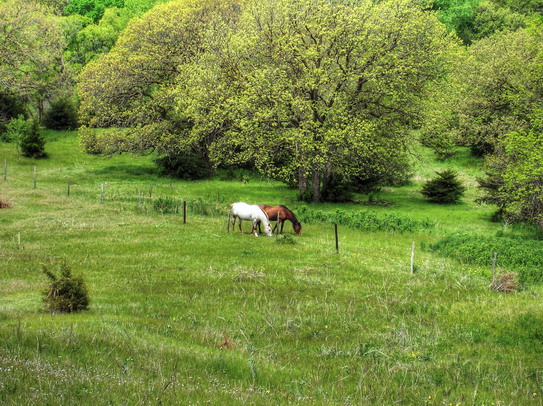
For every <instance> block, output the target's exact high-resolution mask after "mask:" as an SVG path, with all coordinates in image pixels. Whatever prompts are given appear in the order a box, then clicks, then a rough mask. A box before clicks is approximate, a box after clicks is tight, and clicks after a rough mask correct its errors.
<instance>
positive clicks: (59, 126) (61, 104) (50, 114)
mask: <svg viewBox="0 0 543 406" xmlns="http://www.w3.org/2000/svg"><path fill="white" fill-rule="evenodd" d="M43 125H44V126H45V127H46V128H49V129H51V130H75V129H76V128H77V109H76V107H75V105H74V103H73V102H72V101H71V100H70V99H69V98H66V97H64V98H60V99H58V100H56V101H54V102H53V103H51V107H50V108H49V110H47V112H46V113H45V117H44V119H43Z"/></svg>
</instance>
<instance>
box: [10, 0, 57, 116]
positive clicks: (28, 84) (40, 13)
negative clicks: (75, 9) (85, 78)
mask: <svg viewBox="0 0 543 406" xmlns="http://www.w3.org/2000/svg"><path fill="white" fill-rule="evenodd" d="M64 45H65V43H64V38H63V33H62V29H61V27H60V25H59V23H58V19H57V18H56V17H55V16H53V15H51V13H50V11H49V9H48V8H47V7H45V6H43V5H41V4H39V3H35V2H32V1H23V0H13V1H7V2H0V84H2V85H0V92H2V91H4V87H8V89H9V91H10V93H11V94H13V95H14V96H16V97H18V98H20V99H24V100H28V101H30V102H32V103H33V104H34V108H35V109H36V110H37V112H38V120H41V118H42V116H43V113H44V103H45V101H46V100H47V98H49V97H51V96H52V95H54V94H55V93H56V92H58V91H59V89H62V88H63V87H64V86H66V84H67V81H66V79H67V75H64V74H63V73H64V72H63V65H62V64H61V63H60V61H61V60H62V52H63V48H64Z"/></svg>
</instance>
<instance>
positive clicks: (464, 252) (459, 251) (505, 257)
mask: <svg viewBox="0 0 543 406" xmlns="http://www.w3.org/2000/svg"><path fill="white" fill-rule="evenodd" d="M430 248H431V250H432V251H434V252H436V253H439V254H441V255H444V256H448V257H451V258H455V259H457V260H459V261H462V262H464V263H468V264H474V265H480V266H488V267H490V266H491V265H492V256H493V255H494V253H498V261H497V262H498V265H499V266H500V267H502V268H505V269H507V270H510V271H515V272H518V274H519V278H520V281H521V282H523V283H532V282H541V281H543V250H542V249H541V248H542V242H541V241H534V240H526V239H524V238H521V237H519V238H507V237H485V236H480V235H470V234H459V233H455V234H451V235H449V236H447V237H445V238H443V239H441V240H440V241H438V242H437V243H435V244H433V245H431V246H430Z"/></svg>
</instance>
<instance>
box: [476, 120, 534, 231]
mask: <svg viewBox="0 0 543 406" xmlns="http://www.w3.org/2000/svg"><path fill="white" fill-rule="evenodd" d="M542 154H543V140H542V136H541V127H539V126H536V128H534V129H533V130H531V131H529V132H512V133H510V134H507V135H506V136H505V137H503V138H502V141H501V143H500V148H499V149H498V150H497V151H496V153H495V156H493V157H489V158H488V159H487V167H488V172H487V176H486V178H484V179H481V180H480V181H479V184H480V187H481V188H482V189H483V190H484V191H485V196H483V197H482V198H481V201H483V202H486V203H493V204H496V205H497V206H498V209H499V212H500V213H501V214H502V216H503V217H504V218H505V219H506V220H507V221H510V222H512V221H527V222H531V223H535V224H537V225H538V226H539V227H540V228H542V229H543V165H542V163H541V157H542V156H543V155H542Z"/></svg>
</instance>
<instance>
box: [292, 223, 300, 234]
mask: <svg viewBox="0 0 543 406" xmlns="http://www.w3.org/2000/svg"><path fill="white" fill-rule="evenodd" d="M292 228H294V232H295V233H296V235H301V234H302V225H301V224H300V223H295V224H293V225H292Z"/></svg>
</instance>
